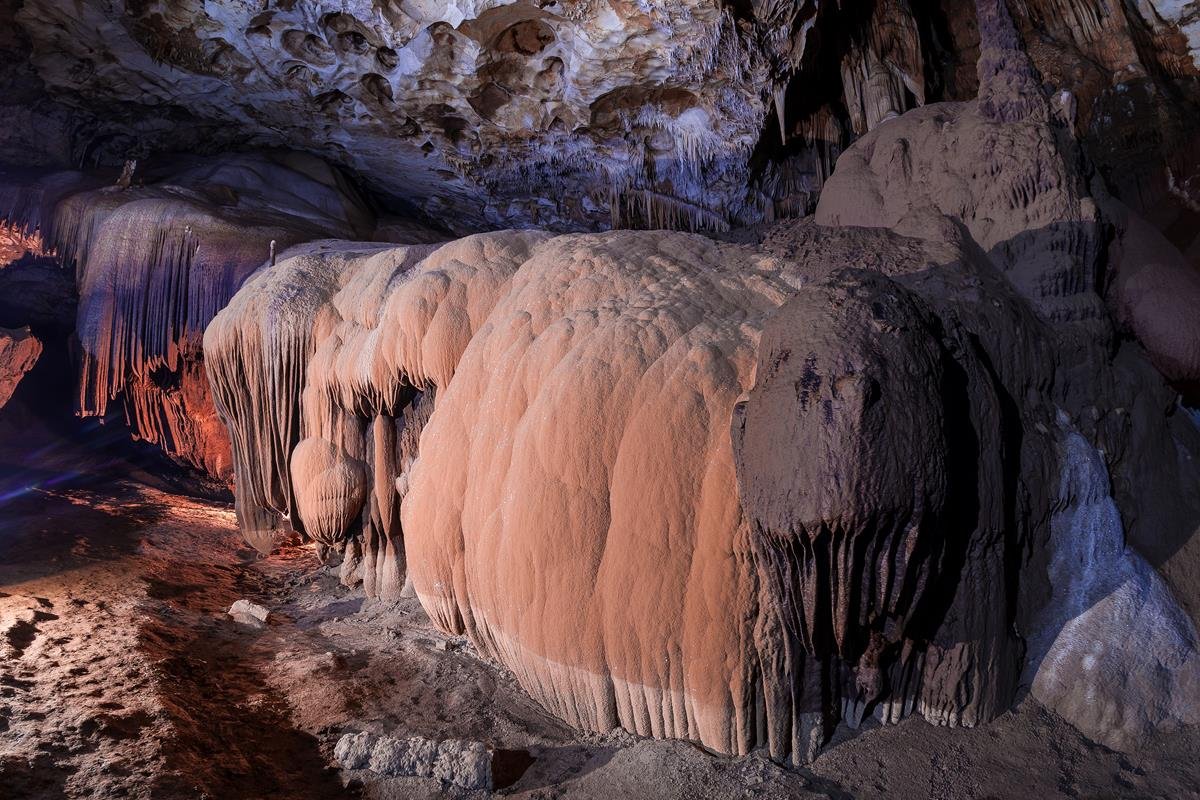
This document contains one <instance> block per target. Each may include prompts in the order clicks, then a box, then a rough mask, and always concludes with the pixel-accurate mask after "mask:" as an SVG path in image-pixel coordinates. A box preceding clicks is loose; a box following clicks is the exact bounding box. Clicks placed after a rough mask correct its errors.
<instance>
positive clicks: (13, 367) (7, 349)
mask: <svg viewBox="0 0 1200 800" xmlns="http://www.w3.org/2000/svg"><path fill="white" fill-rule="evenodd" d="M41 354H42V343H41V342H39V341H38V340H37V339H35V338H34V337H33V336H32V335H31V334H30V333H29V329H28V328H25V329H23V330H15V331H14V330H9V329H8V328H0V408H3V407H4V404H5V403H7V402H8V400H9V398H10V397H12V394H13V392H14V391H16V388H17V384H18V383H20V382H21V378H23V377H25V373H26V372H29V370H31V369H33V365H34V364H36V363H37V360H38V356H40V355H41Z"/></svg>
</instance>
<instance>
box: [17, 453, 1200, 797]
mask: <svg viewBox="0 0 1200 800" xmlns="http://www.w3.org/2000/svg"><path fill="white" fill-rule="evenodd" d="M13 467H14V465H13V464H11V463H9V464H3V463H0V469H7V470H9V474H10V475H12V474H13ZM110 472H114V471H110ZM115 472H116V473H117V474H118V477H116V478H113V479H104V480H93V481H82V482H81V481H78V480H76V481H68V482H66V484H67V485H62V486H57V487H55V486H53V484H54V482H53V481H41V482H40V483H41V485H40V486H38V487H34V488H32V489H27V490H23V491H16V492H14V491H12V490H11V484H9V489H8V490H7V491H5V486H6V484H5V483H4V482H3V481H0V797H2V798H4V799H5V800H18V799H20V798H62V797H69V798H76V797H78V798H83V797H90V798H108V797H131V798H150V797H154V798H174V797H180V798H184V797H187V798H191V797H208V798H222V800H224V798H242V797H245V798H265V797H288V798H309V797H312V798H333V797H366V798H433V797H475V796H482V795H481V794H479V793H475V794H472V793H470V792H465V791H460V790H457V789H452V788H448V787H444V786H443V785H442V784H440V783H439V782H437V781H435V780H431V779H419V778H382V777H380V776H376V775H374V774H372V773H369V772H347V771H340V770H338V769H337V768H335V767H334V766H332V761H333V757H332V752H333V746H334V744H335V743H336V742H337V740H338V738H339V737H340V736H341V735H342V734H343V733H346V732H357V731H371V732H374V733H381V734H387V735H391V736H397V737H403V736H413V735H418V736H424V737H426V738H430V739H473V740H479V741H485V742H488V743H489V744H491V745H492V746H494V747H496V748H498V749H499V750H500V753H499V755H498V756H497V759H496V762H495V770H496V780H497V784H498V786H500V787H502V788H499V789H498V790H497V794H498V795H500V796H509V797H519V798H539V799H543V798H558V797H569V798H597V799H599V798H605V799H608V798H734V797H780V798H784V797H789V798H792V797H794V798H820V797H830V798H844V797H896V798H910V797H911V798H918V797H930V798H977V799H982V798H989V797H991V798H1006V797H1022V798H1023V797H1026V796H1029V795H1032V796H1037V797H1038V798H1039V800H1043V799H1044V798H1058V797H1131V798H1132V797H1138V798H1141V797H1171V798H1178V797H1189V796H1197V794H1196V792H1197V788H1196V787H1197V782H1196V776H1197V774H1198V773H1200V768H1198V766H1197V764H1196V763H1195V762H1196V758H1195V754H1196V753H1197V752H1200V747H1197V741H1196V739H1195V738H1190V737H1184V736H1175V737H1167V738H1164V739H1163V740H1162V741H1158V742H1152V743H1151V744H1150V745H1148V746H1147V747H1146V748H1145V749H1144V750H1143V751H1141V752H1139V753H1137V754H1133V755H1122V754H1118V753H1113V752H1111V751H1108V750H1106V749H1104V748H1102V747H1099V746H1096V745H1092V744H1090V743H1089V742H1087V741H1086V740H1085V739H1083V738H1082V737H1081V736H1080V735H1079V734H1077V733H1075V732H1074V730H1073V729H1072V728H1070V727H1069V726H1068V725H1066V724H1065V723H1064V722H1062V721H1061V720H1058V719H1057V718H1055V717H1054V716H1053V715H1052V714H1050V713H1049V712H1047V711H1045V710H1044V709H1042V708H1040V707H1038V706H1037V705H1036V703H1034V702H1033V701H1032V700H1029V699H1026V700H1025V701H1024V702H1022V703H1021V704H1020V705H1019V706H1018V708H1017V709H1016V710H1014V711H1012V712H1010V713H1008V714H1006V715H1005V716H1004V717H1002V718H1001V719H999V720H997V721H996V722H994V723H993V724H991V725H988V726H985V727H983V728H980V729H975V730H953V731H952V730H947V729H942V728H936V727H933V726H931V725H928V724H926V723H925V722H923V721H921V720H919V719H912V720H908V721H906V722H904V723H902V724H900V725H897V726H893V727H891V728H886V729H884V728H876V729H873V730H867V731H865V732H861V733H860V734H858V735H857V736H850V732H848V731H840V732H839V735H838V736H837V737H836V738H835V743H834V744H833V745H832V746H831V747H829V748H827V750H826V751H825V752H824V753H823V754H822V755H821V757H820V758H819V759H818V760H817V761H816V762H815V763H814V764H813V765H812V766H811V769H807V770H802V771H787V770H784V769H781V768H779V767H777V766H776V765H774V764H773V763H771V762H770V761H769V760H767V759H765V758H764V757H762V756H761V755H758V754H755V755H752V756H750V757H748V758H744V759H730V758H724V757H719V756H716V755H713V754H710V753H707V752H705V751H703V750H701V749H699V748H697V747H694V746H692V745H689V744H686V743H682V742H655V741H648V740H641V739H638V738H636V737H633V736H629V735H626V734H623V733H620V734H610V735H604V736H599V735H580V734H578V733H576V732H573V731H572V730H570V729H569V728H567V727H566V726H565V725H563V724H562V723H560V722H558V721H557V720H555V719H554V718H552V717H550V716H549V715H547V714H546V713H545V712H543V711H542V710H541V709H540V708H539V707H538V706H536V705H535V704H534V703H533V702H532V701H531V700H529V699H528V698H527V697H526V696H525V695H524V694H523V693H522V692H521V691H520V689H519V688H518V686H517V685H516V683H515V681H514V680H513V679H512V678H511V677H510V676H509V675H508V674H507V673H506V672H505V671H504V670H502V669H501V668H499V667H497V666H495V665H493V664H491V663H489V662H487V661H485V660H483V659H481V658H479V657H478V656H477V655H475V653H474V652H473V650H472V648H471V647H470V645H469V644H468V643H467V642H466V641H465V640H462V639H454V638H447V637H445V636H444V635H442V634H441V633H439V632H438V631H436V630H435V629H434V628H433V627H432V626H431V625H430V624H429V621H428V619H427V618H426V616H425V614H424V613H423V611H422V610H421V608H420V606H419V604H418V603H417V602H416V601H415V600H412V601H404V602H401V603H399V604H395V605H392V604H388V605H383V604H379V603H373V602H371V601H367V600H365V599H364V597H363V596H362V594H361V592H358V591H352V590H349V589H346V588H345V587H342V586H340V585H339V583H338V582H337V578H336V575H335V572H334V571H333V570H331V569H330V568H328V567H323V566H321V565H320V564H318V563H317V561H316V558H315V554H314V551H313V550H312V549H310V548H308V547H303V546H296V547H291V548H286V549H284V550H283V551H282V552H279V553H277V554H275V555H273V556H271V557H269V558H265V559H264V558H259V557H258V556H257V555H256V554H255V553H254V552H253V551H252V550H250V549H249V548H247V547H245V546H244V545H243V544H242V543H241V540H240V539H239V538H238V535H237V532H236V529H235V521H234V516H233V512H232V510H231V509H230V508H229V507H227V506H224V505H222V504H219V503H214V502H211V501H203V500H197V499H192V498H187V497H183V496H180V495H176V494H172V493H170V492H168V491H164V490H162V489H159V488H151V487H148V486H145V485H142V484H139V483H135V482H132V481H130V480H128V477H129V476H128V475H126V476H124V477H120V476H119V474H120V473H119V471H115ZM47 487H49V488H47ZM240 598H248V599H252V600H255V601H257V602H260V603H263V604H264V605H266V606H268V607H269V608H270V609H271V610H272V614H271V617H270V619H269V621H268V624H266V625H264V626H252V625H247V624H243V623H240V622H237V621H235V620H234V619H233V618H232V617H230V616H228V615H227V614H226V610H227V609H228V608H229V606H230V605H231V604H232V603H233V602H234V601H235V600H238V599H240Z"/></svg>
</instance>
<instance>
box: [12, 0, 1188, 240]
mask: <svg viewBox="0 0 1200 800" xmlns="http://www.w3.org/2000/svg"><path fill="white" fill-rule="evenodd" d="M1013 7H1014V13H1015V14H1016V15H1017V19H1018V23H1019V25H1020V27H1021V29H1022V30H1023V31H1024V32H1025V33H1026V38H1027V39H1028V40H1029V41H1030V42H1031V53H1032V55H1033V58H1034V61H1035V63H1036V64H1037V65H1038V67H1039V69H1040V70H1041V71H1042V73H1043V74H1044V75H1045V76H1046V79H1047V82H1048V83H1049V85H1050V86H1051V87H1052V88H1054V89H1055V90H1056V91H1063V92H1066V93H1067V94H1068V96H1069V103H1070V104H1071V105H1072V107H1073V108H1074V109H1075V110H1076V112H1077V124H1078V126H1079V129H1080V132H1081V133H1084V134H1086V135H1087V137H1088V138H1089V140H1090V141H1093V142H1095V143H1097V150H1096V152H1097V153H1098V154H1101V151H1102V150H1103V151H1104V153H1102V155H1103V159H1102V162H1103V164H1104V165H1105V166H1106V168H1107V167H1111V169H1112V171H1113V172H1114V179H1115V180H1117V181H1118V182H1122V183H1124V184H1126V187H1125V188H1126V189H1128V192H1127V193H1123V195H1122V196H1123V198H1124V199H1126V200H1128V201H1132V200H1135V199H1138V198H1146V199H1148V200H1149V199H1152V198H1153V199H1158V198H1161V197H1163V196H1165V195H1166V191H1167V170H1165V169H1164V165H1165V163H1164V162H1168V161H1170V162H1171V164H1170V166H1171V167H1172V168H1173V169H1174V170H1175V174H1176V175H1177V177H1179V178H1180V179H1183V178H1185V177H1187V176H1184V175H1179V174H1178V173H1179V169H1180V167H1183V166H1185V165H1186V160H1183V159H1178V158H1175V157H1173V156H1172V154H1173V153H1178V152H1182V148H1183V147H1184V146H1185V145H1188V143H1189V142H1190V141H1191V140H1192V139H1193V138H1194V137H1195V136H1196V134H1197V133H1198V131H1197V130H1196V127H1195V124H1194V123H1193V122H1191V121H1190V120H1191V117H1192V115H1191V114H1189V113H1187V109H1188V108H1189V104H1191V106H1190V107H1193V108H1194V106H1195V103H1196V102H1197V95H1196V92H1195V90H1194V87H1193V86H1192V84H1191V83H1190V79H1191V78H1193V77H1194V76H1195V75H1196V72H1197V64H1196V53H1197V48H1198V47H1200V29H1198V28H1197V22H1196V19H1197V14H1196V4H1195V3H1194V2H1167V0H1159V1H1158V2H1155V3H1142V4H1140V5H1139V4H1128V3H1119V2H1115V0H1077V1H1076V2H1071V3H1051V2H1045V1H1040V2H1022V3H1019V4H1013ZM3 13H4V8H3V7H0V14H3ZM13 13H14V12H13V11H12V10H9V14H10V15H12V14H13ZM12 27H13V28H14V29H16V30H19V31H20V34H21V35H20V37H17V38H18V39H19V43H20V44H19V49H20V50H21V52H22V54H23V55H22V58H20V59H14V63H16V62H17V61H18V60H19V61H21V62H24V63H25V64H27V65H28V69H27V70H26V71H27V72H29V73H30V74H29V75H28V76H25V78H26V80H25V81H24V83H21V84H19V85H21V86H23V85H24V84H25V83H38V82H40V84H43V85H44V87H45V89H46V91H47V93H48V94H50V95H52V96H54V97H58V98H62V99H63V100H64V101H66V102H68V103H70V104H71V105H73V106H74V107H78V108H82V109H84V110H86V111H88V112H89V113H90V114H92V115H93V116H94V117H95V119H93V120H91V121H90V122H89V123H88V124H87V126H86V132H81V133H80V134H79V136H78V139H79V141H77V142H74V143H72V142H71V141H70V130H69V129H68V130H67V131H65V132H63V133H62V134H61V135H60V136H58V137H56V138H62V139H63V140H64V141H63V142H54V143H53V144H54V149H55V150H56V151H62V150H68V151H71V155H72V158H73V160H74V163H80V162H81V161H82V160H83V159H84V158H85V157H86V158H89V159H90V158H101V159H106V160H109V161H115V163H118V164H119V163H120V161H121V160H123V159H124V158H126V157H130V156H137V155H142V154H144V153H146V152H153V151H166V150H170V149H172V148H175V149H178V148H180V147H185V148H188V149H193V150H194V149H204V148H217V147H230V146H236V147H246V146H256V147H263V146H272V147H279V146H286V147H291V148H299V149H305V150H308V151H310V152H313V153H315V154H318V155H321V156H323V157H325V158H327V159H330V160H333V161H335V162H338V163H340V164H342V165H343V166H347V167H351V168H353V169H354V170H355V171H356V172H358V173H359V174H361V175H363V176H364V177H366V178H367V179H368V180H369V181H370V182H371V183H372V184H373V185H374V186H375V187H376V188H380V189H383V190H386V191H390V192H392V193H394V194H397V195H402V196H404V197H405V198H407V199H409V200H411V201H413V202H414V203H415V204H416V205H417V206H418V207H419V208H420V209H421V210H423V211H425V212H426V213H428V215H429V216H431V217H433V218H435V219H441V220H444V221H445V224H447V225H450V226H452V227H453V228H454V229H455V230H456V231H457V232H460V233H465V232H471V231H477V230H481V229H487V228H493V229H494V228H497V227H508V226H512V225H535V226H539V227H548V228H552V229H556V230H595V229H600V228H605V227H608V226H610V225H613V224H615V225H617V226H622V227H671V228H676V229H690V230H714V229H715V230H723V229H726V228H728V227H731V226H736V225H743V224H752V223H757V222H761V221H764V220H766V221H769V220H771V219H772V218H775V217H778V216H789V215H795V214H798V213H804V212H807V211H811V208H812V205H813V203H815V200H816V196H817V194H818V193H819V191H820V188H821V185H822V184H823V182H824V180H825V178H827V177H828V174H829V172H830V171H831V169H832V166H833V163H834V161H835V160H836V157H837V155H838V154H839V153H840V152H842V151H843V150H844V149H845V148H846V147H847V146H848V145H849V144H850V143H851V142H852V141H853V140H854V138H856V137H857V136H861V135H862V134H865V133H867V132H868V131H870V130H873V129H874V128H876V127H877V126H878V125H879V124H880V123H882V122H884V121H886V120H889V119H892V118H894V117H896V116H898V115H899V114H902V113H904V112H905V111H908V110H911V109H913V108H915V107H919V106H922V105H925V104H927V103H930V102H935V101H941V100H955V101H961V100H969V99H970V98H972V97H973V96H974V92H975V88H976V87H975V78H974V70H973V66H974V61H975V54H976V53H977V50H978V46H979V34H978V31H977V25H976V20H975V18H974V9H973V5H972V3H970V2H968V0H939V2H934V3H925V4H912V3H908V2H904V0H888V1H887V2H877V3H855V2H849V3H823V2H816V1H815V0H802V1H800V2H789V3H780V2H752V3H724V2H716V1H715V0H669V1H668V2H656V3H631V2H561V3H529V2H509V1H508V0H453V1H452V2H437V3H435V2H424V1H423V0H404V1H403V2H380V1H376V0H355V2H350V3H346V2H338V3H333V2H327V1H325V0H307V1H305V2H295V3H285V4H276V5H273V6H271V7H270V8H264V7H263V6H261V4H259V3H252V2H246V1H245V0H220V1H219V2H200V0H150V1H149V2H137V3H126V4H124V5H123V6H121V7H120V10H117V7H114V6H110V5H109V4H107V3H104V2H100V1H99V0H84V2H81V3H79V4H77V5H74V6H70V7H67V6H64V5H63V4H61V3H58V2H55V0H27V2H24V3H23V4H22V6H21V8H20V10H19V12H16V13H15V18H14V21H13V25H12ZM4 45H5V42H4V40H3V39H0V48H2V47H3V46H4ZM12 46H13V47H17V46H18V45H12ZM1121 87H1124V90H1127V91H1122V90H1121ZM1164 93H1166V94H1169V95H1171V96H1172V97H1176V98H1179V102H1178V103H1173V104H1165V103H1161V102H1159V101H1157V100H1155V99H1154V98H1155V97H1157V96H1160V95H1162V94H1164ZM1135 97H1137V98H1139V99H1138V100H1137V102H1136V103H1133V104H1130V102H1129V101H1130V100H1131V99H1132V98H1135ZM31 106H32V104H30V103H25V104H23V106H22V107H21V108H20V109H17V110H16V111H14V113H21V114H25V115H29V114H42V115H43V117H44V118H45V119H44V120H43V121H41V122H39V123H38V124H40V125H41V126H42V127H43V128H45V129H47V130H49V129H50V128H51V127H52V123H53V121H54V120H55V119H57V116H62V113H61V110H60V109H57V108H54V109H41V108H40V107H39V108H31ZM1168 106H1170V107H1169V108H1168ZM1176 106H1177V108H1176ZM166 109H169V111H168V110H166ZM1130 110H1132V114H1130V113H1129V112H1130ZM56 115H57V116H56ZM1126 117H1129V119H1126ZM38 119H42V117H38ZM180 120H183V121H184V123H183V124H180ZM1146 125H1148V126H1149V127H1150V128H1151V129H1152V130H1153V131H1154V136H1151V137H1147V136H1132V137H1131V136H1128V135H1126V134H1127V133H1128V132H1130V131H1137V130H1138V129H1139V128H1138V126H1146ZM53 126H54V127H55V129H56V130H57V129H58V128H63V127H65V126H64V125H63V124H61V123H53ZM1110 131H1112V132H1113V134H1112V135H1109V132H1110ZM13 135H14V136H16V135H17V134H15V133H14V134H13ZM0 143H2V142H0ZM19 144H20V143H14V145H13V147H14V149H15V147H17V146H18V145H19ZM46 144H47V146H49V144H50V143H46ZM1110 150H1111V152H1108V151H1110Z"/></svg>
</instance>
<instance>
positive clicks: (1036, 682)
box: [1030, 429, 1200, 750]
mask: <svg viewBox="0 0 1200 800" xmlns="http://www.w3.org/2000/svg"><path fill="white" fill-rule="evenodd" d="M1063 448H1064V451H1065V452H1064V457H1063V474H1062V486H1061V488H1060V494H1061V498H1062V508H1061V510H1060V511H1058V512H1057V513H1056V514H1055V516H1054V518H1053V520H1052V521H1051V537H1052V539H1051V545H1050V547H1051V557H1050V564H1049V578H1050V583H1051V586H1052V587H1053V590H1052V592H1053V593H1052V596H1051V598H1050V602H1049V603H1048V604H1047V606H1046V609H1045V611H1044V612H1043V614H1042V615H1041V618H1040V619H1039V621H1038V624H1039V627H1038V628H1037V630H1036V632H1035V634H1034V635H1033V636H1032V637H1031V638H1030V649H1031V654H1032V660H1031V664H1030V672H1031V673H1032V678H1031V684H1032V692H1033V694H1034V696H1035V697H1037V698H1038V699H1039V700H1041V701H1042V702H1043V703H1045V704H1046V705H1047V706H1049V707H1050V708H1053V709H1054V710H1055V711H1057V712H1058V713H1059V714H1061V715H1062V716H1064V717H1065V718H1067V719H1068V720H1070V721H1071V722H1072V723H1074V724H1075V725H1076V726H1077V727H1078V728H1079V729H1080V730H1081V731H1083V733H1085V734H1086V735H1087V736H1088V737H1090V738H1092V739H1094V740H1096V741H1098V742H1103V743H1104V744H1106V745H1108V746H1109V747H1112V748H1114V749H1119V750H1135V749H1137V747H1138V746H1139V745H1140V743H1142V742H1144V741H1145V740H1146V737H1147V736H1148V735H1149V734H1150V733H1151V732H1153V731H1155V730H1167V731H1171V730H1176V729H1178V728H1179V727H1180V726H1183V725H1196V724H1200V706H1198V705H1197V703H1196V699H1197V698H1198V697H1200V650H1198V649H1197V648H1198V647H1200V636H1197V633H1196V625H1195V624H1194V623H1193V621H1192V620H1191V619H1189V618H1188V616H1187V615H1186V614H1185V613H1184V612H1183V610H1182V609H1181V608H1180V607H1179V605H1178V603H1177V602H1176V600H1175V598H1174V597H1173V596H1172V594H1171V590H1170V589H1169V588H1168V587H1167V585H1166V583H1165V582H1164V581H1163V579H1162V578H1161V577H1160V576H1159V575H1158V573H1156V572H1155V570H1154V569H1153V568H1152V567H1151V566H1150V564H1149V563H1147V561H1146V560H1145V558H1143V557H1142V556H1141V555H1140V554H1139V553H1138V552H1137V551H1136V550H1133V549H1131V548H1129V547H1127V546H1126V545H1125V542H1124V538H1123V535H1122V533H1123V532H1122V529H1121V516H1120V514H1119V512H1118V511H1117V507H1116V504H1115V503H1114V502H1113V499H1112V497H1111V496H1110V494H1109V488H1108V485H1109V478H1108V474H1107V470H1106V469H1105V467H1104V464H1103V461H1102V460H1101V458H1100V455H1099V454H1098V453H1097V452H1096V451H1095V450H1093V449H1092V448H1091V447H1090V446H1089V445H1088V443H1087V441H1086V440H1085V439H1084V438H1083V437H1082V436H1080V435H1079V434H1078V433H1077V432H1075V431H1071V430H1069V429H1068V430H1067V431H1066V432H1065V435H1064V436H1063Z"/></svg>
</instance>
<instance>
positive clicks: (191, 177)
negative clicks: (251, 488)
mask: <svg viewBox="0 0 1200 800" xmlns="http://www.w3.org/2000/svg"><path fill="white" fill-rule="evenodd" d="M0 220H2V221H3V222H4V223H5V224H6V225H7V226H8V229H9V230H11V231H13V232H14V234H15V237H16V238H18V239H20V241H21V242H23V243H28V244H30V245H31V246H32V247H33V248H34V249H35V250H38V251H40V252H44V253H48V254H51V255H52V256H53V257H54V258H56V259H57V260H58V261H59V263H60V265H61V268H62V269H63V270H64V271H67V272H68V273H73V275H74V279H75V280H74V282H75V290H76V293H77V295H78V310H77V313H76V316H75V320H74V330H75V338H76V339H77V341H78V355H77V360H78V362H79V365H78V380H77V387H78V391H77V395H76V402H75V406H76V411H77V413H79V414H80V415H82V416H95V417H101V418H104V417H108V416H110V415H111V414H112V413H113V412H114V411H117V412H119V413H120V414H122V415H123V417H124V422H125V423H126V424H127V425H128V426H129V428H130V431H131V433H132V434H133V436H134V437H135V438H138V439H142V440H145V441H148V442H150V443H153V444H157V445H159V446H161V447H162V449H163V450H165V451H166V452H167V453H168V454H169V455H171V456H174V457H176V458H178V459H180V460H181V461H183V462H185V463H186V464H189V465H190V466H193V467H196V468H198V469H200V470H201V471H203V472H204V473H207V474H208V475H209V476H211V477H213V478H215V479H217V480H218V481H221V482H225V483H228V482H229V481H230V480H231V478H232V472H233V464H232V461H231V458H232V456H231V451H230V447H229V441H228V437H227V435H226V432H225V429H224V426H223V425H222V424H221V422H220V420H219V419H218V417H217V414H216V411H215V409H214V407H213V404H212V402H211V400H210V399H209V391H208V378H207V375H206V373H205V370H204V366H203V364H202V359H201V337H202V335H203V332H204V329H205V327H206V326H207V325H208V323H209V321H210V320H211V319H212V318H213V317H214V316H215V315H216V313H217V312H218V311H219V310H220V309H221V308H223V307H224V306H225V304H226V303H228V302H229V300H230V298H232V297H233V295H234V293H235V292H236V290H237V288H238V287H239V286H240V285H241V283H242V281H244V280H245V279H246V278H247V277H248V276H249V275H250V274H251V273H252V272H254V270H255V269H257V268H258V267H259V266H261V265H262V264H263V263H266V262H268V261H269V260H270V258H271V256H272V253H273V252H274V251H275V250H279V251H282V250H283V249H285V248H287V247H289V246H290V245H292V244H295V243H297V242H301V241H307V240H310V239H314V238H322V237H364V238H365V237H369V236H371V235H372V234H373V233H374V232H375V230H376V224H377V218H376V214H375V211H374V210H373V208H372V207H370V205H369V204H368V203H367V202H366V200H365V199H364V198H363V197H362V196H361V195H360V194H359V193H358V191H357V190H356V189H355V188H354V187H353V186H352V185H351V184H350V183H349V182H347V180H346V179H345V177H344V176H342V175H341V174H340V173H339V172H337V170H335V169H332V168H330V167H329V166H328V165H327V164H325V163H323V162H321V161H319V160H318V159H316V158H313V157H312V156H308V155H305V154H297V153H288V152H272V153H262V154H255V155H225V156H218V157H212V158H207V159H205V158H195V157H184V158H175V159H172V160H171V161H169V162H166V161H161V162H159V163H157V164H156V163H151V164H148V165H143V166H142V167H141V168H140V170H139V171H135V172H134V178H133V180H131V181H129V182H128V185H124V184H122V183H121V182H120V181H118V180H117V176H115V175H107V176H106V175H104V174H98V173H93V172H76V171H61V172H54V171H47V170H44V169H42V170H37V169H25V170H14V171H10V172H8V173H3V174H0ZM385 222H386V223H390V220H389V219H385ZM393 227H395V226H393ZM392 232H393V233H394V232H396V231H392ZM383 233H384V234H387V233H388V230H385V231H383ZM400 233H401V235H404V236H406V237H414V236H415V237H416V238H417V239H420V238H421V237H422V236H423V235H424V236H428V231H424V230H423V229H422V228H421V226H420V225H419V224H414V225H412V226H410V229H409V230H404V231H400ZM11 269H12V270H13V271H14V272H20V271H21V270H22V269H24V267H23V266H22V265H21V264H14V266H13V267H12V268H11ZM64 299H65V298H64Z"/></svg>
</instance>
